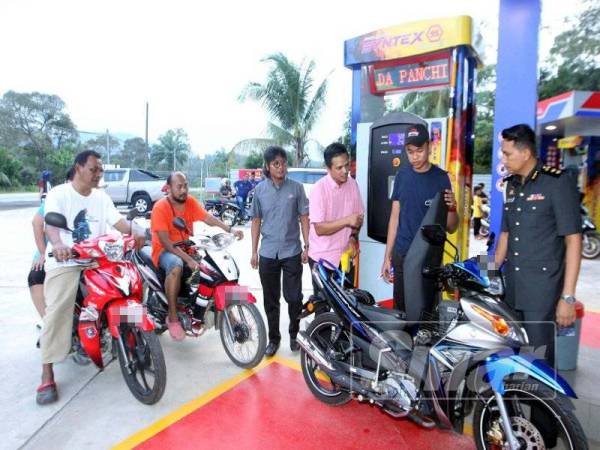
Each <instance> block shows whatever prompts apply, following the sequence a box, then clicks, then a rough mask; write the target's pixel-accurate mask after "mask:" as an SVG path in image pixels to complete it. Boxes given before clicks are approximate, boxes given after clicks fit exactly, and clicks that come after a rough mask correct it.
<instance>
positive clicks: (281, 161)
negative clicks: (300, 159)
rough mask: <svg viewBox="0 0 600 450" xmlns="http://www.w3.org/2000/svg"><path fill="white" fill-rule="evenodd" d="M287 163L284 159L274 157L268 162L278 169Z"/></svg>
mask: <svg viewBox="0 0 600 450" xmlns="http://www.w3.org/2000/svg"><path fill="white" fill-rule="evenodd" d="M287 164H288V163H287V161H286V160H284V159H276V160H275V161H273V162H271V163H270V165H271V166H273V167H275V168H276V169H279V168H280V167H285V166H287Z"/></svg>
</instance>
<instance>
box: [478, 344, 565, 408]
mask: <svg viewBox="0 0 600 450" xmlns="http://www.w3.org/2000/svg"><path fill="white" fill-rule="evenodd" d="M482 369H483V370H484V372H483V376H484V381H486V382H487V383H489V384H490V386H491V388H492V389H493V390H494V391H496V392H498V393H500V394H502V395H503V394H504V380H505V378H506V377H507V376H509V375H513V374H517V373H519V374H525V375H528V376H530V377H531V378H533V379H535V380H537V381H539V382H541V383H544V384H545V385H546V386H548V387H550V388H551V389H554V390H555V391H557V392H560V393H561V394H563V395H566V396H568V397H571V398H577V395H576V394H575V391H573V389H572V388H571V386H570V385H569V383H567V381H566V380H565V379H564V378H563V377H561V376H560V375H559V374H558V373H557V372H556V371H554V369H552V368H551V367H550V366H548V365H547V364H546V363H545V362H543V361H540V360H538V359H535V358H534V357H533V356H531V355H527V354H509V355H503V354H501V353H496V354H493V355H490V356H488V357H487V358H486V359H485V362H484V364H483V366H482Z"/></svg>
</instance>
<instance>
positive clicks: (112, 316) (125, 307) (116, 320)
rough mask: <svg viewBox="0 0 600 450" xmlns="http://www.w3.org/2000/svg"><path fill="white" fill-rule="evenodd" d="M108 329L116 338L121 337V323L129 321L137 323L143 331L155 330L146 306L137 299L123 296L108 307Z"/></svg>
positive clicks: (129, 322) (133, 323)
mask: <svg viewBox="0 0 600 450" xmlns="http://www.w3.org/2000/svg"><path fill="white" fill-rule="evenodd" d="M106 320H107V321H108V329H109V330H110V334H111V335H112V337H114V338H118V337H119V325H121V324H122V323H128V324H132V325H137V326H138V327H140V328H141V329H142V330H143V331H153V330H154V324H153V323H152V321H151V320H150V318H149V317H148V313H147V311H146V307H145V306H144V305H142V304H141V303H139V302H138V301H135V300H130V299H126V298H121V299H118V300H115V301H113V302H111V303H110V305H109V306H108V308H106Z"/></svg>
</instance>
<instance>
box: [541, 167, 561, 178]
mask: <svg viewBox="0 0 600 450" xmlns="http://www.w3.org/2000/svg"><path fill="white" fill-rule="evenodd" d="M541 172H542V173H544V174H546V175H551V176H553V177H560V176H561V175H562V170H560V169H557V168H556V167H550V166H542V170H541Z"/></svg>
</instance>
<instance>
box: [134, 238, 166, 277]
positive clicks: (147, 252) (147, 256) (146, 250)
mask: <svg viewBox="0 0 600 450" xmlns="http://www.w3.org/2000/svg"><path fill="white" fill-rule="evenodd" d="M138 254H139V255H140V258H141V259H142V261H144V264H146V265H147V266H148V267H150V268H151V269H152V270H153V271H154V273H155V274H156V275H157V276H158V279H159V280H160V282H161V283H163V284H164V282H165V271H164V270H162V269H160V268H158V267H156V266H155V265H154V262H153V261H152V247H150V246H149V245H146V246H144V247H143V248H142V249H141V250H140V251H139V252H138Z"/></svg>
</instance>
